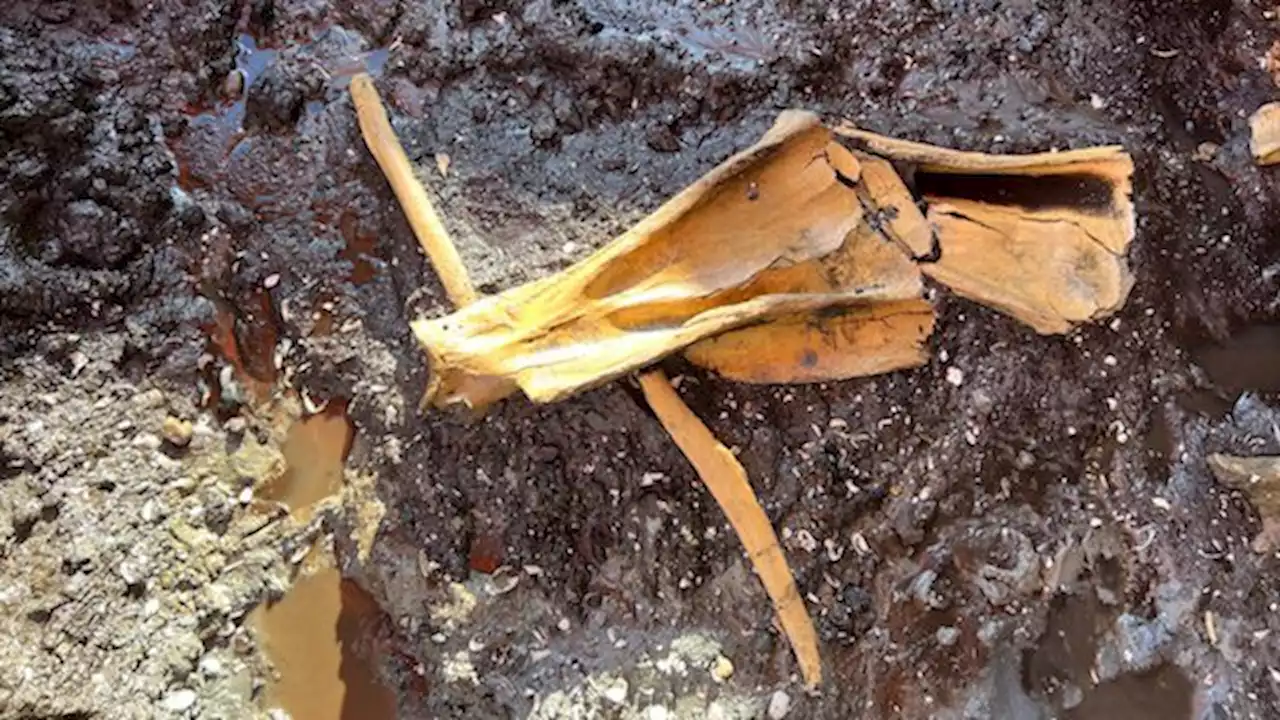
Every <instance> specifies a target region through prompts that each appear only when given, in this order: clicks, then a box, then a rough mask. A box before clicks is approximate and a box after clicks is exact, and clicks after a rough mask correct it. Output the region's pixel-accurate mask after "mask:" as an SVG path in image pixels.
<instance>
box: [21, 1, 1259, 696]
mask: <svg viewBox="0 0 1280 720" xmlns="http://www.w3.org/2000/svg"><path fill="white" fill-rule="evenodd" d="M1278 29H1280V19H1278V18H1277V16H1276V13H1275V12H1274V11H1273V10H1272V9H1271V8H1269V7H1265V6H1264V5H1260V4H1257V3H1251V2H1245V0H1206V1H1202V2H1172V1H1171V0H1118V1H1117V2H1112V3H1086V2H1080V1H1079V0H1067V1H1065V2H1058V3H1048V2H1039V1H1038V0H1012V1H1010V2H994V1H989V2H988V1H982V0H974V1H964V0H881V1H879V2H854V3H835V4H833V3H829V2H814V1H811V0H748V1H746V2H739V3H713V2H700V1H695V0H662V1H661V2H630V1H629V0H608V1H606V2H585V1H584V0H530V1H529V2H509V1H506V0H438V1H436V2H411V1H408V0H376V1H372V2H365V3H338V2H331V1H330V0H296V1H294V0H247V1H244V2H232V1H231V0H225V1H224V0H181V1H179V0H155V1H154V2H149V3H141V2H114V3H78V2H73V1H72V0H52V1H44V2H36V1H34V0H14V1H12V2H8V3H5V4H4V6H3V8H2V9H0V187H3V190H4V191H3V192H0V578H3V581H4V582H3V583H0V605H2V606H3V612H0V625H2V631H0V717H5V718H54V717H59V718H68V717H77V718H96V717H102V718H116V717H122V718H135V717H136V718H150V717H194V718H211V719H212V718H246V717H280V716H281V715H280V714H281V713H282V712H284V713H288V714H289V715H290V716H291V717H294V718H312V717H316V718H324V717H332V718H344V717H377V718H381V717H396V718H472V717H483V718H489V717H522V718H527V717H533V718H561V717H606V718H609V717H616V718H659V717H674V718H702V717H720V718H754V717H797V718H845V717H865V718H881V717H884V718H889V717H894V718H897V717H908V718H925V717H1011V718H1049V717H1070V718H1112V717H1126V718H1143V717H1160V718H1178V717H1186V718H1236V717H1239V718H1249V717H1256V718H1267V717H1275V716H1277V714H1280V642H1277V637H1280V635H1278V633H1280V558H1277V557H1276V556H1274V555H1260V554H1258V553H1256V552H1255V551H1254V550H1253V549H1252V547H1251V543H1252V540H1253V538H1254V537H1255V536H1256V535H1257V534H1258V531H1259V529H1260V527H1261V522H1260V518H1259V517H1258V514H1257V512H1256V510H1255V509H1254V508H1253V507H1252V506H1251V505H1250V504H1249V502H1248V500H1247V499H1246V497H1245V496H1244V495H1243V494H1242V493H1240V492H1239V491H1236V490H1230V489H1227V488H1225V487H1223V486H1220V485H1219V484H1217V483H1216V482H1215V480H1214V479H1213V476H1212V475H1211V473H1210V472H1209V469H1208V467H1207V465H1206V457H1207V456H1208V455H1209V454H1211V453H1217V452H1223V453H1230V454H1236V455H1260V454H1280V431H1277V428H1278V427H1280V350H1278V349H1280V335H1278V334H1277V329H1276V328H1277V327H1280V174H1277V171H1276V170H1275V169H1266V168H1259V167H1257V166H1256V165H1255V164H1254V163H1253V160H1252V158H1251V156H1250V151H1249V142H1248V140H1249V137H1248V135H1249V133H1248V118H1249V115H1250V114H1251V113H1252V112H1253V111H1254V110H1255V109H1256V108H1258V107H1259V106H1260V105H1262V104H1263V103H1265V102H1268V101H1271V100H1274V99H1275V98H1276V97H1277V95H1280V90H1278V89H1277V87H1276V84H1275V80H1274V79H1273V77H1272V75H1271V74H1270V73H1271V72H1273V71H1275V69H1276V60H1275V57H1276V54H1277V53H1276V52H1273V51H1272V48H1273V43H1275V42H1276V40H1277V38H1278V37H1280V35H1278V32H1277V31H1278ZM358 72H369V73H371V74H372V75H373V76H374V78H375V82H376V83H377V85H378V87H379V89H380V91H381V93H382V95H383V97H384V98H386V100H387V102H388V105H389V112H390V114H391V118H392V122H393V124H394V126H395V129H396V132H397V134H398V136H399V137H400V138H401V139H402V141H403V142H404V144H405V146H406V148H407V151H408V153H409V155H410V158H411V160H413V162H414V163H415V164H416V166H417V170H418V175H419V177H420V178H421V179H422V180H423V181H424V183H425V184H426V185H427V187H428V188H429V190H430V191H431V192H432V194H433V195H434V197H435V200H436V201H437V203H438V206H439V208H440V209H441V212H442V214H443V215H444V216H445V217H446V219H447V221H448V223H449V225H450V229H451V230H452V232H453V234H454V236H455V238H456V239H457V241H458V243H459V246H460V251H461V253H462V256H463V259H464V261H465V262H466V263H467V265H468V268H469V269H470V270H471V272H472V273H473V275H474V277H475V278H476V281H477V284H478V285H479V286H480V288H481V289H482V290H483V291H485V292H494V291H497V290H500V289H503V288H506V287H510V286H512V285H514V284H517V283H521V282H525V281H528V280H531V279H534V278H537V277H541V276H543V275H545V274H547V273H551V272H554V271H556V270H558V269H561V268H563V267H565V266H567V265H568V264H569V263H571V262H573V261H575V260H577V259H580V258H582V257H584V256H585V255H586V254H587V253H589V252H590V251H591V250H592V249H594V248H597V247H599V246H601V245H602V244H604V243H605V242H607V241H608V240H609V239H610V238H611V237H613V236H614V235H615V234H617V233H618V232H620V231H622V230H624V229H625V228H627V227H629V226H630V225H631V224H632V223H634V222H635V221H636V220H637V219H639V218H640V217H642V216H643V215H644V214H646V213H647V212H649V211H651V210H653V209H654V208H655V207H657V205H658V204H659V203H660V202H661V201H662V200H663V199H665V198H666V197H669V196H670V195H672V194H673V193H675V192H677V191H678V190H679V189H681V188H682V187H684V186H686V185H687V184H689V183H690V182H692V181H693V180H695V179H696V178H698V177H699V176H700V175H702V174H703V173H704V172H706V171H707V170H708V169H710V168H711V167H713V166H714V165H715V164H716V163H717V162H719V161H721V160H723V159H724V158H726V157H727V156H729V155H730V154H731V153H732V152H734V151H735V150H738V149H741V148H743V147H746V146H747V145H749V144H750V143H751V142H753V141H754V140H755V139H756V138H758V137H759V136H760V134H761V133H762V132H763V131H764V129H765V128H767V127H768V125H769V124H770V123H771V122H772V120H773V119H774V117H776V115H777V113H778V111H779V110H781V109H784V108H791V107H799V108H806V109H810V110H813V111H816V112H818V113H820V114H822V115H823V116H824V117H825V118H828V119H831V120H839V119H849V120H851V121H853V122H855V123H857V124H858V125H859V126H861V127H864V128H867V129H870V130H873V131H876V132H882V133H886V134H891V135H894V136H896V137H903V138H908V139H914V140H920V141H924V142H929V143H933V144H937V145H945V146H951V147H957V148H962V149H972V150H980V151H984V152H1031V151H1043V150H1049V149H1052V148H1070V147H1083V146H1088V145H1100V144H1120V145H1123V146H1124V147H1125V148H1126V150H1127V151H1128V152H1129V153H1131V154H1132V155H1133V157H1134V160H1135V164H1136V171H1135V175H1134V178H1135V190H1134V200H1135V206H1136V211H1137V215H1138V218H1139V220H1138V227H1137V234H1136V238H1135V240H1134V242H1133V245H1132V248H1131V251H1130V255H1129V259H1130V264H1131V267H1132V269H1133V272H1134V276H1135V286H1134V290H1133V293H1132V295H1131V296H1130V298H1129V300H1128V302H1127V304H1126V305H1125V306H1124V308H1123V309H1122V310H1121V311H1120V312H1119V313H1118V314H1117V315H1116V316H1114V317H1113V318H1109V319H1108V320H1106V321H1104V322H1102V323H1099V324H1095V325H1090V326H1087V327H1084V328H1082V329H1080V330H1077V331H1074V332H1072V333H1070V334H1068V335H1065V336H1060V337H1043V336H1039V335H1036V334H1035V333H1033V332H1032V331H1030V330H1028V329H1027V328H1025V327H1022V326H1020V325H1018V324H1017V323H1015V322H1014V321H1012V320H1010V319H1008V318H1006V317H1003V316H1001V315H998V314H996V313H994V312H992V311H990V310H987V309H984V308H983V307H981V306H978V305H975V304H973V303H970V302H967V301H965V300H962V299H959V298H956V297H954V296H952V295H950V294H948V293H946V292H945V291H942V290H941V289H938V288H934V289H933V290H932V291H931V294H932V297H931V300H932V301H933V302H934V303H935V305H936V306H937V308H938V311H939V321H938V331H937V332H936V333H935V335H934V336H933V337H932V338H931V340H930V348H929V349H930V354H931V357H932V360H931V361H930V362H929V363H928V364H927V365H925V366H923V367H921V368H919V369H916V370H912V371H906V372H898V373H893V374H889V375H883V376H880V377H876V378H871V379H864V380H857V381H849V382H841V383H830V384H825V385H800V386H785V387H784V386H748V385H740V384H734V383H729V382H726V381H723V380H721V379H718V378H716V377H715V376H712V375H708V374H706V373H704V372H701V371H698V370H696V369H694V368H692V367H689V366H687V365H685V364H683V363H682V362H681V361H678V360H672V361H669V362H667V363H665V364H664V368H665V369H666V371H667V372H668V374H669V375H671V376H673V377H679V378H680V392H681V394H682V395H683V397H684V398H685V400H686V401H687V402H688V403H689V404H690V406H691V407H692V408H693V410H694V411H695V412H696V413H697V414H698V415H699V416H700V417H701V418H703V419H704V420H705V421H706V422H707V424H708V425H709V426H710V427H711V429H712V430H713V431H714V433H715V434H716V436H717V437H719V438H720V439H721V440H722V441H724V442H725V444H726V445H728V446H730V447H731V448H733V449H734V450H735V452H736V453H737V455H738V458H739V459H740V461H741V462H742V464H743V465H744V466H745V468H746V470H747V472H748V474H749V475H750V478H751V481H752V483H753V485H754V487H755V489H756V492H757V494H758V496H759V497H760V500H761V502H762V503H763V505H764V507H765V509H766V511H767V512H768V514H769V516H770V519H771V520H772V522H773V523H774V525H775V527H776V528H777V529H778V533H779V535H780V537H781V538H782V539H783V545H784V549H785V551H786V553H787V557H788V560H789V562H790V563H791V565H792V568H793V569H794V571H795V574H796V580H797V582H798V584H799V587H800V590H801V593H802V594H803V595H804V596H805V598H806V599H807V603H808V607H809V610H810V612H811V613H812V614H813V616H814V618H815V622H816V624H817V627H818V632H819V635H820V639H821V642H822V653H823V661H824V667H825V670H826V677H827V678H828V680H827V682H826V683H825V684H824V686H823V687H822V689H821V692H820V693H818V694H813V695H810V694H807V693H805V692H804V691H803V689H802V687H801V685H800V683H799V678H798V677H797V676H796V672H797V670H796V667H795V664H794V659H793V657H792V655H791V653H790V649H789V647H788V644H787V642H786V639H785V638H784V637H783V636H782V635H780V633H779V630H778V628H777V627H775V625H774V620H773V614H772V611H771V608H770V605H769V602H768V600H767V598H766V597H765V595H764V593H763V591H762V589H761V587H760V585H759V583H758V582H757V581H756V579H755V578H754V577H753V575H752V574H751V570H750V566H749V563H748V562H747V560H746V558H744V557H743V556H742V553H741V551H740V547H739V545H738V542H737V540H736V538H735V537H734V536H733V534H732V533H731V532H730V531H729V530H728V528H727V526H726V523H725V520H724V517H723V516H722V514H721V513H720V511H719V509H718V508H717V507H716V505H715V503H714V502H713V501H712V500H711V499H710V498H709V497H708V495H707V493H706V492H705V490H704V489H703V488H702V487H701V486H700V484H699V483H698V480H697V477H696V476H695V475H694V473H693V471H692V470H691V468H690V467H689V466H688V465H687V463H686V461H685V460H684V458H683V457H682V456H681V455H680V454H679V452H678V451H677V450H676V449H675V447H674V446H673V445H672V443H671V442H670V441H669V439H668V438H667V437H666V436H665V434H664V433H663V431H662V429H661V427H660V426H659V425H658V423H657V421H656V419H655V418H654V417H652V416H651V415H650V414H649V412H648V411H647V410H646V409H645V406H644V405H643V403H642V401H641V400H640V399H639V394H638V391H637V389H636V388H635V387H634V386H633V385H631V384H629V383H628V382H627V381H619V382H615V383H613V384H611V385H609V386H607V387H604V388H601V389H598V390H595V391H591V392H588V393H585V394H583V395H581V396H578V397H576V398H574V399H571V400H569V401H566V402H563V403H560V404H557V405H553V406H535V405H533V404H531V403H529V402H526V401H523V400H520V399H511V400H509V401H507V402H505V403H503V404H502V405H500V406H499V407H497V408H495V409H494V411H493V412H491V413H490V414H489V415H488V416H487V417H486V418H484V419H483V420H479V421H475V420H470V419H468V418H463V417H455V416H453V415H451V414H440V413H428V414H425V415H424V414H420V413H419V412H418V403H419V400H420V398H421V395H422V389H423V386H424V383H425V380H426V366H425V363H426V361H425V359H424V357H423V355H422V353H421V352H420V351H419V350H418V348H417V347H416V346H415V343H414V341H413V338H412V337H411V335H410V331H409V324H408V323H409V321H410V320H411V319H413V318H415V317H418V316H421V315H439V314H442V313H444V312H447V311H448V310H449V303H448V301H447V299H446V298H445V297H444V294H443V291H442V289H441V287H440V286H439V284H438V283H437V281H436V279H435V278H434V277H433V275H432V273H431V272H430V268H429V267H428V266H427V265H426V264H425V263H424V259H423V258H422V256H421V252H420V250H419V249H418V246H417V244H416V242H415V240H414V238H413V236H412V234H411V233H410V231H409V229H408V227H407V225H406V224H405V221H404V219H403V216H402V215H401V213H400V211H399V209H398V208H397V206H396V204H395V201H394V198H393V196H392V195H391V192H390V190H389V188H388V187H387V185H386V182H385V181H384V180H383V178H382V176H381V174H380V172H379V170H378V168H377V166H376V165H375V163H374V162H373V160H372V158H371V157H370V156H369V155H368V153H367V151H366V150H365V148H364V145H363V143H362V141H361V138H360V134H359V130H358V127H357V125H356V121H355V114H354V112H353V109H352V106H351V102H350V100H349V97H348V95H347V91H346V85H347V82H348V81H349V79H350V77H351V76H352V75H354V74H355V73H358ZM273 713H274V714H273Z"/></svg>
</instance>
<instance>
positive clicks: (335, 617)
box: [251, 559, 396, 720]
mask: <svg viewBox="0 0 1280 720" xmlns="http://www.w3.org/2000/svg"><path fill="white" fill-rule="evenodd" d="M314 562H315V563H317V564H320V565H323V564H324V563H326V562H327V560H324V559H317V560H315V561H314ZM381 614H382V613H381V610H380V608H379V607H378V604H377V603H376V602H375V601H374V600H373V598H371V597H370V596H369V595H368V593H366V592H365V591H364V590H362V589H361V588H360V587H359V586H358V585H356V583H354V582H352V581H351V580H345V579H343V578H342V576H341V575H340V574H339V572H338V570H337V569H335V568H332V567H323V566H322V567H319V568H317V569H315V570H313V571H312V572H311V574H309V575H307V576H305V577H303V578H302V579H300V580H299V581H298V582H297V583H296V584H295V585H294V586H293V587H292V588H291V589H290V590H289V592H288V593H287V594H286V595H285V596H284V598H282V599H281V600H280V601H279V602H277V603H274V604H272V605H270V606H263V607H261V608H259V609H258V610H256V611H254V613H253V616H252V618H251V622H252V623H253V625H254V627H255V628H256V630H257V632H258V635H259V639H260V642H261V643H262V649H263V651H264V652H265V653H266V654H267V657H268V658H270V660H271V662H272V664H273V665H274V666H275V669H276V672H277V679H276V680H275V681H274V682H273V683H271V685H270V686H269V687H268V688H267V702H268V704H269V705H271V706H273V707H280V708H283V709H284V710H285V711H287V712H288V713H289V716H290V717H293V718H296V719H297V720H365V719H368V720H386V719H388V718H394V717H395V716H396V711H395V696H394V695H393V694H392V693H391V691H390V690H389V689H387V688H386V687H385V686H383V685H382V684H381V682H380V681H379V679H378V675H377V671H376V667H377V666H376V657H377V644H376V641H375V640H374V629H375V628H376V626H377V623H378V622H379V618H380V617H381Z"/></svg>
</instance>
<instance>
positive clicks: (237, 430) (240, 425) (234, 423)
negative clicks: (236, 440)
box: [223, 416, 249, 435]
mask: <svg viewBox="0 0 1280 720" xmlns="http://www.w3.org/2000/svg"><path fill="white" fill-rule="evenodd" d="M248 425H249V423H248V422H247V421H246V420H245V419H244V418H242V417H239V416H237V417H233V418H231V419H230V420H228V421H227V422H226V424H225V425H223V427H224V428H225V429H226V431H227V432H229V433H231V434H232V435H243V434H244V430H245V428H246V427H248Z"/></svg>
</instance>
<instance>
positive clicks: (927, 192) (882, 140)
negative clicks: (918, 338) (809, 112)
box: [836, 124, 1134, 334]
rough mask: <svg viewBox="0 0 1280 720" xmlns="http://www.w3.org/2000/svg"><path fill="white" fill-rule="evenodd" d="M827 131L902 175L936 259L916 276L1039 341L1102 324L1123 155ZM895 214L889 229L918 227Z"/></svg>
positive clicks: (1125, 172) (900, 209)
mask: <svg viewBox="0 0 1280 720" xmlns="http://www.w3.org/2000/svg"><path fill="white" fill-rule="evenodd" d="M836 132H837V133H838V134H839V135H840V136H841V137H843V138H844V139H846V140H847V141H849V142H850V143H852V144H853V145H854V146H855V147H858V148H859V149H860V150H863V151H865V152H869V153H874V154H876V155H880V156H883V157H887V158H891V159H893V160H895V161H899V162H902V163H906V164H909V165H912V166H914V173H913V175H912V177H913V179H914V182H915V191H916V193H917V194H918V195H919V196H920V197H921V199H923V201H924V202H925V204H926V205H927V207H928V213H927V216H926V217H927V220H928V223H929V225H930V226H931V227H932V230H933V232H934V233H935V235H936V242H937V243H938V248H939V250H940V256H939V258H938V261H937V262H934V263H922V265H921V269H922V270H923V271H924V272H925V274H927V275H929V276H930V277H932V278H934V279H935V280H937V281H939V282H941V283H942V284H944V285H946V286H948V287H949V288H951V289H952V290H954V291H955V292H956V293H958V294H960V295H962V296H965V297H968V298H970V299H972V300H976V301H978V302H980V303H983V304H985V305H988V306H990V307H993V308H995V309H997V310H1000V311H1001V312H1004V313H1006V314H1008V315H1011V316H1013V317H1014V318H1016V319H1018V320H1020V321H1022V322H1024V323H1026V324H1027V325H1030V326H1031V327H1032V328H1034V329H1035V330H1036V331H1037V332H1040V333H1042V334H1054V333H1064V332H1067V331H1069V330H1070V329H1071V328H1073V327H1075V326H1077V325H1079V324H1082V323H1085V322H1089V321H1092V320H1096V319H1098V318H1101V317H1105V316H1107V315H1110V314H1111V313H1114V312H1115V311H1116V310H1118V309H1119V308H1120V307H1121V306H1122V305H1123V304H1124V302H1125V300H1126V299H1127V298H1128V295H1129V291H1130V289H1131V288H1132V286H1133V277H1132V275H1131V274H1130V272H1129V268H1128V264H1127V262H1126V261H1125V253H1126V251H1127V249H1128V246H1129V243H1130V242H1131V241H1132V240H1133V235H1134V210H1133V202H1132V200H1131V199H1130V195H1131V193H1132V186H1131V177H1132V175H1133V161H1132V159H1131V158H1130V157H1129V155H1128V154H1127V153H1125V152H1124V150H1123V148H1120V147H1115V146H1112V147H1099V148H1087V149H1082V150H1071V151H1064V152H1050V153H1036V154H1030V155H987V154H984V153H977V152H962V151H958V150H950V149H947V148H940V147H935V146H932V145H926V144H923V143H916V142H909V141H905V140H898V139H895V138H889V137H884V136H881V135H876V134H874V133H869V132H866V131H864V130H859V129H857V128H855V127H852V126H850V125H847V124H846V125H842V126H841V127H840V128H838V129H837V131H836ZM895 209H896V212H897V222H898V223H900V224H902V223H905V224H907V225H908V226H914V225H915V224H916V223H918V222H919V221H918V220H917V219H916V218H917V217H918V216H919V210H918V208H916V206H915V205H914V204H908V203H905V202H898V203H896V206H895ZM919 245H920V243H919V242H917V243H916V244H915V245H914V246H913V248H912V250H913V252H914V253H916V254H917V255H918V254H919V253H920V250H921V248H920V246H919Z"/></svg>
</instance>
